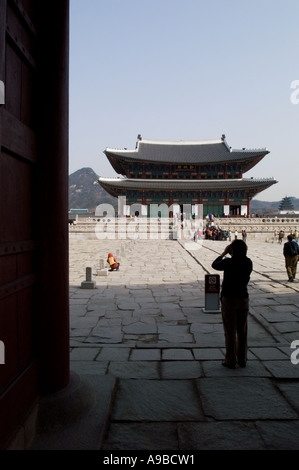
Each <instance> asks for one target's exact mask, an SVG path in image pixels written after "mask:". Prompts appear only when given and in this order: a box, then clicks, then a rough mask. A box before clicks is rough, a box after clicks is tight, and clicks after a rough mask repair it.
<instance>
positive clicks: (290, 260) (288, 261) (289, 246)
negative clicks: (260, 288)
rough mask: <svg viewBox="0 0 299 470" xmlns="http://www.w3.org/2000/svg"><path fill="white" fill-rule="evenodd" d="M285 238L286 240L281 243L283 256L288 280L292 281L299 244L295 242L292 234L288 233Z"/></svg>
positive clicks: (294, 275)
mask: <svg viewBox="0 0 299 470" xmlns="http://www.w3.org/2000/svg"><path fill="white" fill-rule="evenodd" d="M287 239H288V241H287V242H286V243H285V244H284V245H283V256H284V258H285V267H286V271H287V275H288V278H289V281H290V282H293V281H294V279H295V277H296V271H297V262H298V255H299V246H298V244H297V243H296V242H295V240H294V237H293V235H288V236H287Z"/></svg>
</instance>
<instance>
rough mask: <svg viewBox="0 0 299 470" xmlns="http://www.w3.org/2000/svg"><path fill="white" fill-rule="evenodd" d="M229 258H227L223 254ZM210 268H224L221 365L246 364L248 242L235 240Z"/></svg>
mask: <svg viewBox="0 0 299 470" xmlns="http://www.w3.org/2000/svg"><path fill="white" fill-rule="evenodd" d="M228 254H229V255H230V256H231V258H226V257H225V256H226V255H228ZM212 268H213V269H215V270H217V271H224V273H223V282H222V286H221V296H220V297H221V313H222V322H223V329H224V337H225V347H226V354H225V360H224V361H223V362H222V365H224V366H225V367H229V368H230V369H235V367H236V363H237V362H238V365H239V366H240V367H246V361H247V317H248V313H249V295H248V288H247V286H248V283H249V279H250V275H251V272H252V269H253V263H252V261H251V259H250V258H248V257H247V245H246V243H245V242H244V241H243V240H240V239H239V240H238V239H236V240H234V241H233V242H232V243H231V244H230V245H228V246H226V248H225V249H224V251H223V253H222V254H221V255H220V256H218V257H217V258H216V259H215V260H214V261H213V263H212Z"/></svg>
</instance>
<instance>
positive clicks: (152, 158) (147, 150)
mask: <svg viewBox="0 0 299 470" xmlns="http://www.w3.org/2000/svg"><path fill="white" fill-rule="evenodd" d="M104 153H105V154H106V156H107V157H109V156H111V157H114V158H115V159H124V160H135V161H147V162H156V163H158V162H164V163H192V164H196V163H220V162H226V161H242V160H248V159H256V158H257V157H264V156H265V155H266V154H268V153H269V151H268V150H267V149H266V148H261V149H237V150H234V149H231V148H230V147H229V146H228V144H227V142H226V140H225V136H223V137H222V138H221V139H219V140H208V141H177V142H167V141H154V140H144V139H141V140H138V141H137V145H136V149H135V150H126V149H122V150H117V149H111V148H106V150H104Z"/></svg>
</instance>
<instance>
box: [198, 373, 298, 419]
mask: <svg viewBox="0 0 299 470" xmlns="http://www.w3.org/2000/svg"><path fill="white" fill-rule="evenodd" d="M196 384H197V387H198V389H199V393H200V396H201V399H202V406H203V411H204V414H205V415H208V416H210V417H211V418H213V419H216V420H230V421H233V420H249V419H250V420H261V419H272V420H283V419H296V418H297V413H296V411H295V410H294V409H293V408H292V407H291V406H290V405H289V404H288V403H287V402H286V401H285V400H284V399H283V397H282V396H281V394H279V392H278V391H277V389H276V388H275V387H274V386H273V385H272V384H271V382H270V381H268V380H267V379H266V378H255V377H221V378H219V377H216V378H205V379H197V380H196ZM249 390H250V393H248V392H249ZM269 397H271V400H269Z"/></svg>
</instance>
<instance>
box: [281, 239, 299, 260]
mask: <svg viewBox="0 0 299 470" xmlns="http://www.w3.org/2000/svg"><path fill="white" fill-rule="evenodd" d="M297 255H299V246H298V244H297V243H296V242H294V241H293V240H292V241H288V242H286V243H285V244H284V245H283V256H284V257H286V256H297Z"/></svg>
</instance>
